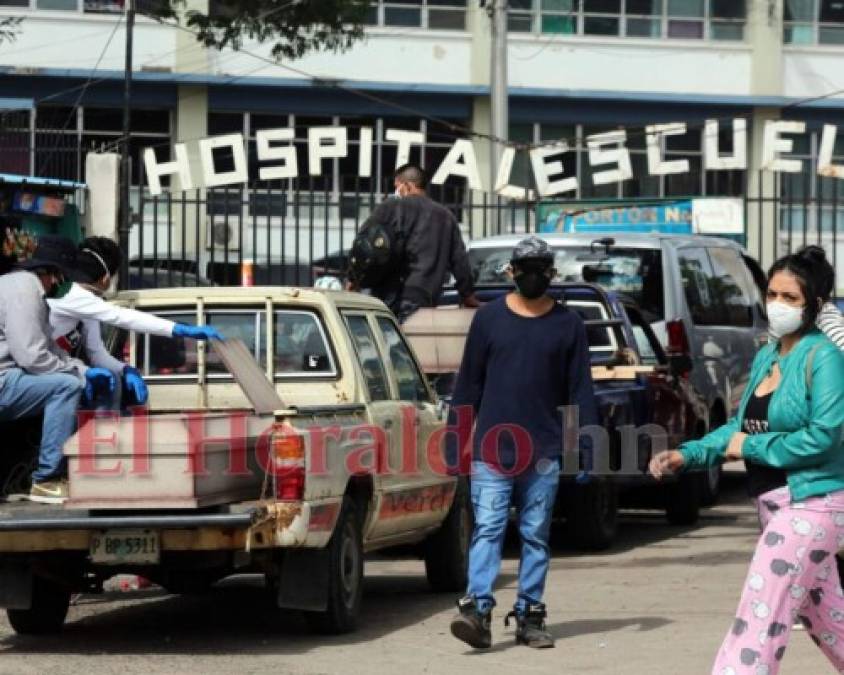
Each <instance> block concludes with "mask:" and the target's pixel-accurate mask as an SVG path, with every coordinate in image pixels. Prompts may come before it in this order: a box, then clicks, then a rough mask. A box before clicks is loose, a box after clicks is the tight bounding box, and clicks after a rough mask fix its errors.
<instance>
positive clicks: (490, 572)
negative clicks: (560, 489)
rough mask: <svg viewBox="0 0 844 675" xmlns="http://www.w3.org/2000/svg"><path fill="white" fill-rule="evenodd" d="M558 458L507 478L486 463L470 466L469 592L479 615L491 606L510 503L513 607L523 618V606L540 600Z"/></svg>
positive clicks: (557, 477) (544, 461)
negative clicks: (514, 549)
mask: <svg viewBox="0 0 844 675" xmlns="http://www.w3.org/2000/svg"><path fill="white" fill-rule="evenodd" d="M559 474H560V462H559V460H539V461H538V462H537V463H536V464H535V465H534V466H532V467H530V468H529V469H527V470H526V471H525V472H524V473H522V474H521V475H517V476H508V475H505V474H503V473H502V472H501V471H500V470H498V469H497V468H495V467H492V466H490V465H489V464H487V463H486V462H483V461H478V460H475V461H473V462H472V507H473V509H474V512H475V529H474V530H473V532H472V544H471V547H470V549H469V588H468V590H467V595H470V596H473V597H474V598H475V602H476V603H477V607H478V610H479V611H480V612H483V613H485V612H487V611H489V610H490V609H492V608H493V607H494V606H495V599H494V597H493V586H494V584H495V580H496V578H497V577H498V571H499V569H500V567H501V548H502V546H503V545H504V534H505V532H506V529H507V519H508V515H509V512H510V503H511V501H514V502H515V504H516V507H517V508H518V511H519V534H520V536H521V542H522V553H521V559H520V562H519V595H518V599H517V600H516V604H515V606H514V609H515V610H516V612H517V613H519V614H523V613H524V612H525V609H526V608H527V605H529V604H537V603H540V602H542V594H543V593H544V591H545V577H546V576H547V574H548V561H549V557H550V550H549V547H548V535H549V533H550V530H551V515H552V513H553V511H554V502H555V501H556V498H557V486H558V484H559V479H560V476H559Z"/></svg>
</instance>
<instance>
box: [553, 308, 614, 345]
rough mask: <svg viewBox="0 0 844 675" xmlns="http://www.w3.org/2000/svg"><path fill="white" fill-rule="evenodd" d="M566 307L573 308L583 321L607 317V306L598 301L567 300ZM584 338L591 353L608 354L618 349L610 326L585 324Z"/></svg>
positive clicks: (600, 319) (599, 319)
mask: <svg viewBox="0 0 844 675" xmlns="http://www.w3.org/2000/svg"><path fill="white" fill-rule="evenodd" d="M566 307H568V308H569V309H572V310H574V311H575V312H577V313H578V314H579V315H580V318H581V319H583V320H584V321H606V320H607V319H608V318H609V314H608V313H607V308H606V307H604V305H603V304H602V303H600V302H591V301H588V300H569V301H568V302H567V303H566ZM586 339H587V341H588V342H589V351H590V353H592V354H593V355H595V354H599V355H604V356H606V355H609V354H613V353H614V352H615V351H616V349H618V343H617V341H616V339H615V335H614V334H613V331H612V330H611V329H610V328H603V327H600V326H587V327H586Z"/></svg>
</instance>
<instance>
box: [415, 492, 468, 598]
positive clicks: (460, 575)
mask: <svg viewBox="0 0 844 675" xmlns="http://www.w3.org/2000/svg"><path fill="white" fill-rule="evenodd" d="M472 523H473V517H472V504H471V501H470V499H469V485H468V483H467V481H466V479H465V478H462V477H461V478H459V479H458V481H457V488H456V491H455V493H454V501H453V502H452V504H451V509H449V512H448V515H447V516H446V519H445V520H444V521H443V524H442V525H441V526H440V529H439V530H437V531H436V532H435V533H434V534H432V535H431V536H430V537H429V538H428V539H427V540H426V541H425V574H426V575H427V577H428V583H429V584H430V585H431V588H433V589H434V590H435V591H438V592H446V591H448V592H458V591H463V590H465V588H466V584H467V582H468V567H469V542H470V540H471V538H472Z"/></svg>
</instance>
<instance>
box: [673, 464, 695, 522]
mask: <svg viewBox="0 0 844 675" xmlns="http://www.w3.org/2000/svg"><path fill="white" fill-rule="evenodd" d="M701 483H702V480H701V474H699V473H684V474H681V475H680V478H679V479H678V480H677V482H676V483H672V484H670V485H668V486H667V487H666V499H667V502H666V505H665V516H666V518H667V519H668V522H669V523H670V524H671V525H694V524H695V523H696V522H697V521H698V517H699V516H700V486H701Z"/></svg>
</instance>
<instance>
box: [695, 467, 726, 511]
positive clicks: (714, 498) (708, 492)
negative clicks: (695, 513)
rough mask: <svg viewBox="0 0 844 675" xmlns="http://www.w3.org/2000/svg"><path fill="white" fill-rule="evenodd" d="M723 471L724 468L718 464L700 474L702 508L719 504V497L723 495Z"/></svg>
mask: <svg viewBox="0 0 844 675" xmlns="http://www.w3.org/2000/svg"><path fill="white" fill-rule="evenodd" d="M721 471H722V466H721V465H720V464H718V465H717V466H713V467H710V468H709V470H708V471H704V472H703V473H701V474H699V476H700V505H701V506H714V505H715V504H716V503H717V502H718V496H719V495H720V494H721Z"/></svg>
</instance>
